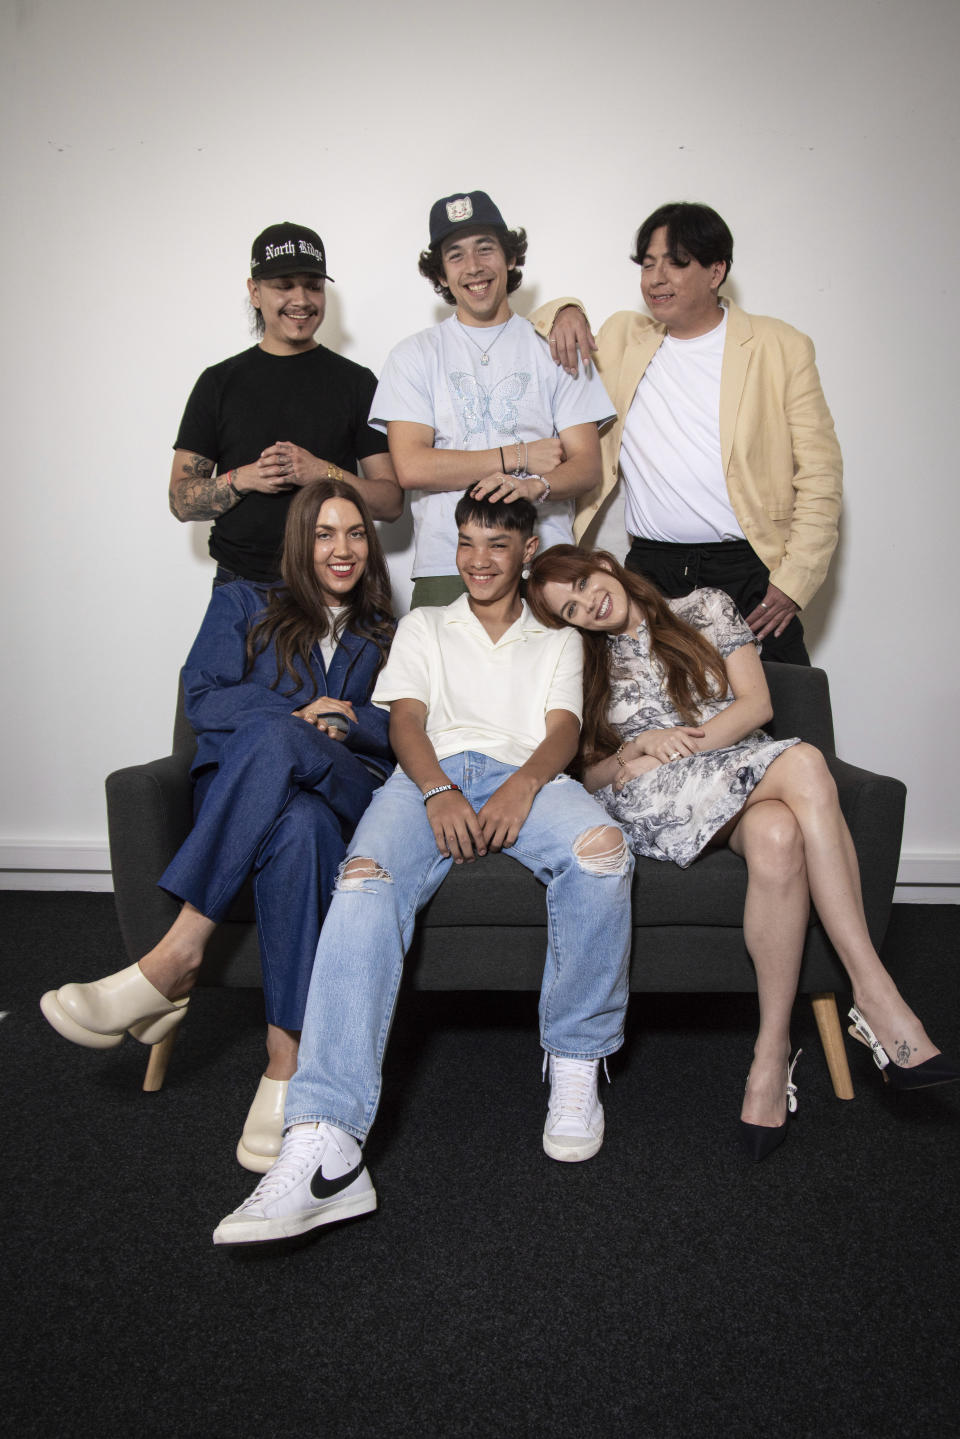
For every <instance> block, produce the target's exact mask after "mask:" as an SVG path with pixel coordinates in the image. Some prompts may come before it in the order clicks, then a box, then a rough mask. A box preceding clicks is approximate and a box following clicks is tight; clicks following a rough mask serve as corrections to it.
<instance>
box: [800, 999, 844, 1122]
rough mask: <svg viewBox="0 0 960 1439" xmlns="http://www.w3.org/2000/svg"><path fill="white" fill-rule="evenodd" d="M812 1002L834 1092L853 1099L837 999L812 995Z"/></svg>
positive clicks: (840, 1097) (841, 1096)
mask: <svg viewBox="0 0 960 1439" xmlns="http://www.w3.org/2000/svg"><path fill="white" fill-rule="evenodd" d="M810 1000H811V1003H812V1004H813V1017H814V1019H815V1020H816V1021H817V1030H818V1032H819V1034H820V1043H821V1044H822V1045H823V1053H824V1055H825V1057H826V1061H827V1068H828V1069H829V1071H830V1078H831V1080H832V1081H833V1092H834V1094H835V1095H836V1096H837V1098H838V1099H852V1098H853V1080H852V1079H851V1078H850V1066H849V1064H848V1063H847V1048H846V1045H845V1044H844V1042H843V1030H842V1029H841V1028H840V1016H839V1014H838V1013H837V997H836V995H835V994H812V995H811V996H810Z"/></svg>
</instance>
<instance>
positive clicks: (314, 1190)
mask: <svg viewBox="0 0 960 1439" xmlns="http://www.w3.org/2000/svg"><path fill="white" fill-rule="evenodd" d="M362 1169H363V1160H362V1159H359V1160H358V1161H357V1163H356V1164H355V1165H354V1167H353V1168H352V1169H348V1170H347V1172H346V1174H339V1175H337V1177H336V1179H325V1178H324V1174H323V1166H322V1165H320V1166H319V1167H318V1168H317V1169H316V1170H315V1171H314V1175H313V1178H312V1179H311V1180H310V1193H311V1194H312V1195H313V1197H314V1199H330V1198H331V1197H332V1196H333V1195H334V1194H339V1193H340V1191H341V1189H348V1188H349V1186H350V1185H351V1184H352V1183H353V1181H354V1180H355V1179H356V1178H357V1177H358V1176H359V1174H360V1172H361V1170H362Z"/></svg>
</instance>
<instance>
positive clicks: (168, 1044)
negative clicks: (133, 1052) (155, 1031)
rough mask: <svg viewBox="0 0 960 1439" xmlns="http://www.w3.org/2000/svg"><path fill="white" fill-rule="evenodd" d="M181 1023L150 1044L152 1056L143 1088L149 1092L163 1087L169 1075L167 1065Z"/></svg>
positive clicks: (144, 1077) (148, 1062)
mask: <svg viewBox="0 0 960 1439" xmlns="http://www.w3.org/2000/svg"><path fill="white" fill-rule="evenodd" d="M179 1028H180V1026H179V1024H177V1025H174V1027H173V1029H171V1031H170V1033H169V1034H168V1035H165V1036H164V1038H163V1039H161V1040H159V1041H158V1043H156V1044H151V1046H150V1058H149V1059H148V1060H147V1072H146V1074H145V1075H144V1076H143V1088H144V1091H145V1092H146V1093H148V1094H152V1093H153V1092H154V1090H157V1089H162V1088H163V1081H164V1079H165V1078H166V1076H167V1065H168V1064H169V1063H170V1056H171V1054H172V1053H173V1046H174V1044H175V1042H176V1038H177V1030H178V1029H179Z"/></svg>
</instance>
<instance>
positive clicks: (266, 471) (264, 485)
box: [234, 440, 329, 495]
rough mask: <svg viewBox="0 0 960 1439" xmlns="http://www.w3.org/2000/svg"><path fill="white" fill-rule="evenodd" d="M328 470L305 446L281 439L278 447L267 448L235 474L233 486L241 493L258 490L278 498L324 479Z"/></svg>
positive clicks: (326, 464) (324, 463) (322, 461)
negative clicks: (314, 481)
mask: <svg viewBox="0 0 960 1439" xmlns="http://www.w3.org/2000/svg"><path fill="white" fill-rule="evenodd" d="M328 468H329V466H328V462H327V461H326V460H320V459H318V458H317V456H316V455H311V453H310V451H309V450H305V449H304V448H303V446H302V445H295V444H294V443H293V441H292V440H278V441H277V443H276V444H275V445H268V446H267V448H266V449H265V450H264V451H263V453H262V455H261V456H260V458H259V459H258V460H256V461H255V462H254V463H253V464H252V465H242V466H241V467H240V469H238V470H237V472H236V476H237V477H236V479H235V480H234V484H235V485H236V488H237V489H238V490H239V491H240V493H241V494H246V493H247V491H249V490H259V491H260V493H261V494H265V495H275V494H279V493H282V492H283V491H285V490H292V489H296V488H297V486H299V485H308V484H309V483H310V481H311V480H322V479H325V478H326V474H327V469H328Z"/></svg>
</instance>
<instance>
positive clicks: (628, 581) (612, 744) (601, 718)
mask: <svg viewBox="0 0 960 1439" xmlns="http://www.w3.org/2000/svg"><path fill="white" fill-rule="evenodd" d="M597 570H606V571H607V573H608V574H610V575H612V576H613V578H614V579H615V580H617V581H619V583H620V584H621V585H623V588H624V589H625V590H626V592H627V594H628V595H629V597H630V598H631V599H632V600H634V601H635V602H636V604H638V605H639V607H640V609H641V611H642V612H643V617H644V619H645V620H646V622H647V626H648V629H649V631H650V650H651V653H652V654H654V655H655V656H656V658H657V659H658V660H659V661H660V663H661V664H662V665H663V669H664V673H665V675H666V688H667V694H668V695H669V697H670V699H671V701H672V703H673V706H674V708H675V709H676V711H677V713H678V714H679V715H680V717H681V718H682V720H683V722H684V724H689V725H695V724H697V723H699V719H700V708H701V706H702V705H703V703H704V701H706V700H708V699H712V698H714V697H715V696H717V695H723V694H726V692H727V672H726V669H725V668H724V663H723V660H722V659H721V657H720V655H719V654H718V652H717V651H716V650H715V649H714V647H713V645H712V644H710V642H709V640H706V639H704V637H703V635H702V634H700V632H699V631H698V630H695V629H694V628H693V626H692V625H688V624H687V622H686V620H682V619H680V618H679V617H678V616H677V615H675V614H674V613H673V610H672V609H671V608H670V606H669V605H668V604H667V601H666V599H665V598H664V596H663V595H662V594H661V593H660V591H659V590H658V589H657V588H656V586H655V585H652V584H651V583H650V581H649V580H645V579H643V577H642V576H641V575H636V574H633V572H632V571H630V570H625V569H624V568H623V566H622V565H621V564H619V563H618V562H617V561H616V560H615V559H614V557H613V555H611V554H609V553H608V552H607V551H606V550H581V549H579V548H578V547H577V546H576V545H553V546H552V547H551V548H550V549H549V550H544V552H543V554H542V555H537V556H536V557H535V559H534V560H533V562H532V564H531V565H530V578H529V579H528V580H527V587H526V597H527V603H528V604H529V606H530V608H531V609H532V610H533V613H534V614H535V615H536V617H537V619H538V620H539V621H540V623H541V624H544V625H549V626H550V628H551V629H555V630H556V629H563V627H564V624H565V621H564V620H562V619H560V618H559V616H558V615H555V614H554V613H553V612H552V611H551V610H549V609H547V606H546V604H545V603H544V598H543V587H544V585H546V584H550V583H559V584H566V585H569V584H575V583H576V582H577V581H578V580H582V579H587V578H588V577H589V576H590V575H592V574H595V573H596V572H597ZM581 635H582V638H583V728H582V730H581V731H580V750H579V753H578V756H577V759H578V764H579V765H580V767H581V768H582V767H583V766H585V765H590V764H596V762H597V761H598V760H601V759H605V758H606V757H607V755H609V754H612V753H613V751H614V750H615V749H616V748H617V746H618V745H619V743H620V736H619V735H618V734H617V731H616V730H615V729H614V728H613V725H612V724H611V723H610V721H609V720H608V719H607V710H608V708H609V704H610V690H611V682H612V680H613V679H615V678H616V674H615V672H614V671H613V670H612V669H611V664H610V650H609V648H608V646H607V637H606V635H605V634H603V633H601V632H600V631H599V630H582V631H581Z"/></svg>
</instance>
